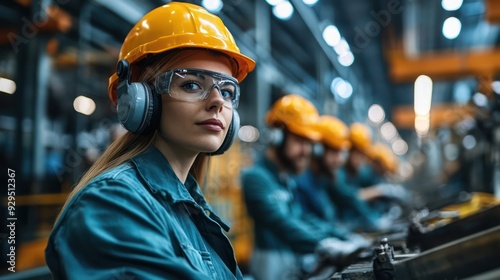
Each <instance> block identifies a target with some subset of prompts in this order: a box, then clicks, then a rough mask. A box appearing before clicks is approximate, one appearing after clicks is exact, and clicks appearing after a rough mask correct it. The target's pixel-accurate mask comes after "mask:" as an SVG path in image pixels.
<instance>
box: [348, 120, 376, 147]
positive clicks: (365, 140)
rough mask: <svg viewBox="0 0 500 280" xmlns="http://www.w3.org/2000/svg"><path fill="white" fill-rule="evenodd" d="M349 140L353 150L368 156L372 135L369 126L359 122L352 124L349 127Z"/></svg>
mask: <svg viewBox="0 0 500 280" xmlns="http://www.w3.org/2000/svg"><path fill="white" fill-rule="evenodd" d="M349 140H350V141H351V144H352V147H353V148H355V149H357V150H359V151H360V152H362V153H364V154H366V155H367V154H368V153H369V152H370V147H371V145H372V133H371V131H370V128H369V127H368V126H367V125H365V124H362V123H359V122H355V123H352V124H351V125H350V127H349Z"/></svg>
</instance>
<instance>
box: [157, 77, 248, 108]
mask: <svg viewBox="0 0 500 280" xmlns="http://www.w3.org/2000/svg"><path fill="white" fill-rule="evenodd" d="M154 86H155V89H156V92H158V93H160V94H164V93H168V94H169V95H170V96H171V97H172V98H175V99H178V100H183V101H188V102H196V101H200V100H204V99H207V98H208V97H209V96H210V93H211V92H212V90H213V89H214V88H216V89H217V91H218V92H219V94H220V95H221V97H222V99H224V106H226V107H232V108H234V109H236V108H238V104H239V99H240V86H239V84H238V81H237V80H236V79H235V78H233V77H231V76H228V75H224V74H220V73H217V72H213V71H209V70H203V69H194V68H184V69H172V70H169V71H167V72H165V73H162V74H160V75H159V76H158V77H156V79H155V83H154Z"/></svg>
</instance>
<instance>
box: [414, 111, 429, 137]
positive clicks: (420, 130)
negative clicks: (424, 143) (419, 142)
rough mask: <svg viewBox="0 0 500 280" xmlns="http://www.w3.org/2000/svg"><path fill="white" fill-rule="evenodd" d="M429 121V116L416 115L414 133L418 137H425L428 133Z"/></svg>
mask: <svg viewBox="0 0 500 280" xmlns="http://www.w3.org/2000/svg"><path fill="white" fill-rule="evenodd" d="M430 126H431V119H430V116H429V115H423V116H422V115H417V116H416V117H415V131H416V132H417V134H418V135H419V136H425V135H427V133H429V129H430Z"/></svg>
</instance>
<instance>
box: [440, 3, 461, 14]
mask: <svg viewBox="0 0 500 280" xmlns="http://www.w3.org/2000/svg"><path fill="white" fill-rule="evenodd" d="M462 3H463V0H442V1H441V6H442V7H443V9H445V10H446V11H456V10H458V9H460V7H462Z"/></svg>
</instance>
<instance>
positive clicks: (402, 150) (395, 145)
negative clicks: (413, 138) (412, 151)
mask: <svg viewBox="0 0 500 280" xmlns="http://www.w3.org/2000/svg"><path fill="white" fill-rule="evenodd" d="M391 147H392V150H393V151H394V153H395V154H396V155H398V156H402V155H404V154H406V152H408V144H406V142H405V141H404V140H403V139H401V138H400V139H397V140H396V141H394V142H392V145H391Z"/></svg>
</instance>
